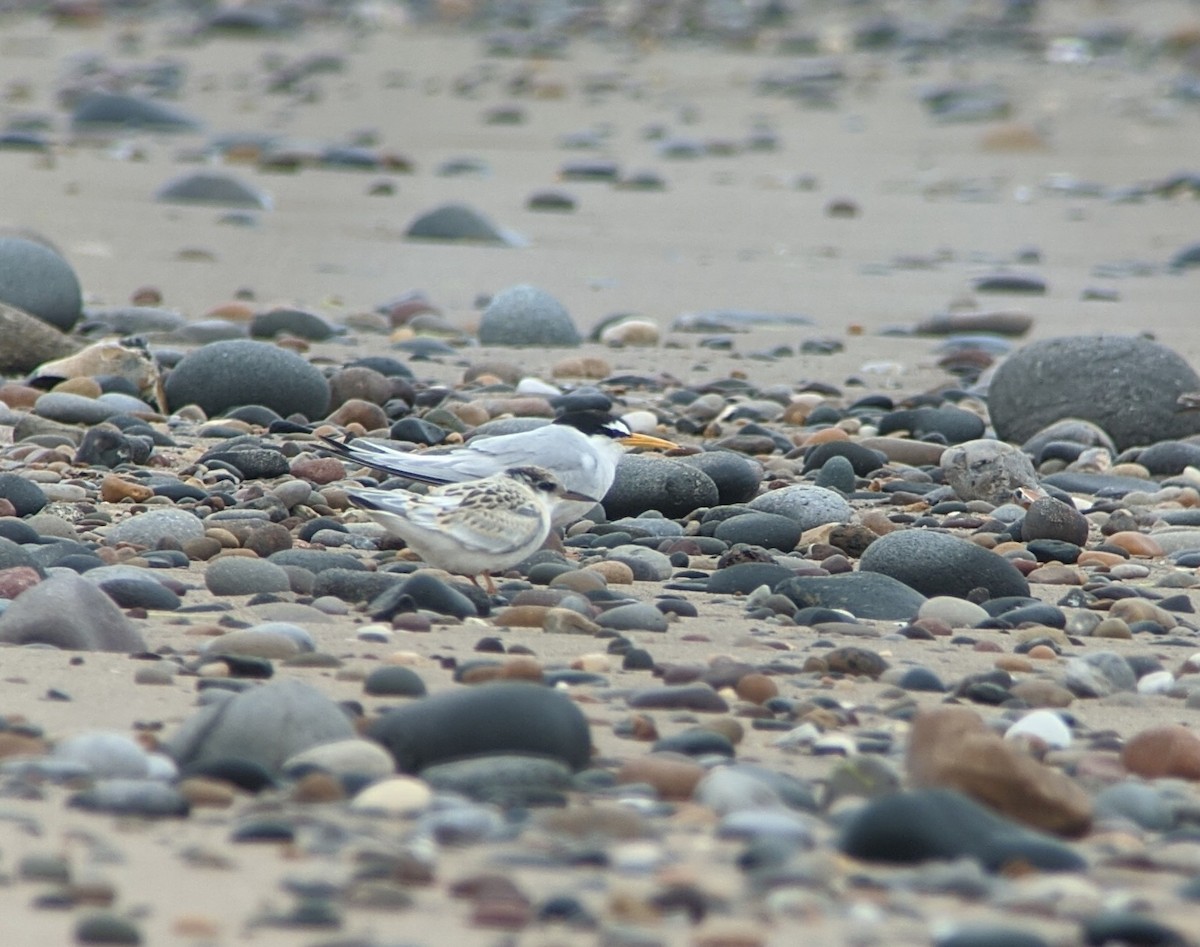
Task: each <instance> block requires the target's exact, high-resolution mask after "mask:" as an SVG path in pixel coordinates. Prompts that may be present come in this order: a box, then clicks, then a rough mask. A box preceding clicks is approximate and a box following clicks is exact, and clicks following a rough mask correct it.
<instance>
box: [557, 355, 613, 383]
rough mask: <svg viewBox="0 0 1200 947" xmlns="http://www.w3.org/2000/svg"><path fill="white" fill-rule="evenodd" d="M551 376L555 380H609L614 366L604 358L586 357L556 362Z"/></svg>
mask: <svg viewBox="0 0 1200 947" xmlns="http://www.w3.org/2000/svg"><path fill="white" fill-rule="evenodd" d="M550 374H551V375H552V376H553V377H554V378H607V377H608V376H609V375H611V374H612V366H611V365H609V363H608V362H607V361H605V360H604V359H602V358H596V357H595V356H586V355H585V356H580V357H576V358H564V359H563V360H562V361H560V362H556V363H555V364H554V367H553V368H551V369H550Z"/></svg>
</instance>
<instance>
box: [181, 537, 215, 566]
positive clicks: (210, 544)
mask: <svg viewBox="0 0 1200 947" xmlns="http://www.w3.org/2000/svg"><path fill="white" fill-rule="evenodd" d="M221 548H222V547H221V542H220V540H218V539H214V538H213V537H211V536H204V537H202V538H200V539H189V540H188V541H187V542H185V543H184V544H183V551H184V553H185V554H186V555H187V557H188V558H189V559H192V560H194V561H197V562H206V561H207V560H209V559H211V558H212V557H213V556H215V555H216V554H217V553H219V552H220V551H221Z"/></svg>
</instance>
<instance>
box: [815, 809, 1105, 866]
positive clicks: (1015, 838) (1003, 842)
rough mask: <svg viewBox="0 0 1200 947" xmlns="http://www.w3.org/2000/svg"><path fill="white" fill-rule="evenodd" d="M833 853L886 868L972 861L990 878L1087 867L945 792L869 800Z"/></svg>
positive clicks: (1064, 849) (1050, 841)
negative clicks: (1018, 870) (1021, 870)
mask: <svg viewBox="0 0 1200 947" xmlns="http://www.w3.org/2000/svg"><path fill="white" fill-rule="evenodd" d="M839 848H841V850H842V851H843V852H845V853H846V854H847V855H850V856H851V857H854V858H861V859H863V860H864V861H874V862H887V863H891V864H913V863H918V862H924V861H930V860H934V859H936V860H941V861H946V860H953V859H956V858H973V859H975V860H977V861H978V862H979V863H980V864H981V865H982V866H983V867H984V868H985V869H986V870H988V871H991V872H1001V871H1003V870H1005V868H1011V867H1014V866H1017V865H1022V864H1025V865H1030V866H1032V867H1034V868H1037V869H1040V870H1042V871H1082V870H1084V869H1085V868H1086V867H1087V863H1086V862H1085V861H1084V859H1083V858H1082V857H1080V856H1079V854H1077V853H1076V852H1075V851H1074V850H1073V849H1072V848H1070V847H1069V846H1068V845H1065V844H1064V843H1062V842H1060V841H1058V840H1057V839H1055V838H1052V837H1050V836H1049V835H1043V834H1042V833H1040V832H1035V831H1033V830H1031V829H1026V828H1024V827H1023V826H1020V825H1018V824H1017V823H1015V822H1012V821H1010V820H1008V819H1005V818H1003V817H1002V816H999V815H997V814H996V813H995V812H993V811H992V810H991V809H988V808H986V807H984V806H982V805H981V804H979V803H977V802H975V801H974V800H973V799H970V798H968V797H967V796H964V795H962V794H961V793H958V792H955V791H954V790H949V789H917V790H909V791H905V792H896V793H890V794H888V795H885V796H880V797H877V798H875V799H873V800H871V801H870V802H868V803H867V804H866V805H865V806H864V807H863V808H862V809H861V810H859V811H858V812H856V813H855V814H854V815H852V816H851V817H850V819H849V821H848V823H847V824H846V826H845V827H844V829H843V831H842V836H841V839H840V841H839Z"/></svg>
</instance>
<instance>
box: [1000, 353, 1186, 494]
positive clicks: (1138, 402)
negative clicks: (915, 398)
mask: <svg viewBox="0 0 1200 947" xmlns="http://www.w3.org/2000/svg"><path fill="white" fill-rule="evenodd" d="M1113 378H1120V379H1121V384H1119V385H1114V384H1113V383H1112V379H1113ZM1197 390H1200V376H1198V375H1197V374H1196V372H1195V371H1194V370H1193V369H1192V368H1191V366H1190V365H1189V364H1188V363H1187V361H1186V360H1185V359H1184V358H1183V357H1182V356H1181V355H1179V354H1178V353H1176V352H1174V351H1173V350H1172V349H1170V348H1167V347H1166V346H1164V345H1161V344H1160V343H1157V342H1153V341H1151V340H1149V339H1145V338H1140V337H1137V336H1133V335H1111V336H1069V337H1065V338H1057V339H1044V340H1041V341H1037V342H1033V343H1031V344H1029V345H1027V346H1025V347H1024V348H1022V349H1020V350H1019V351H1017V352H1015V353H1014V354H1012V355H1010V356H1009V357H1008V358H1007V359H1005V360H1004V361H1003V362H1002V363H1001V364H1000V366H999V367H998V368H997V369H996V372H995V375H994V377H993V378H992V381H991V384H990V385H989V387H988V411H989V414H990V415H991V420H992V424H993V426H994V427H995V429H996V434H997V436H998V437H999V438H1000V439H1001V440H1005V441H1012V442H1015V443H1021V442H1022V441H1025V440H1027V439H1028V438H1030V437H1032V436H1033V435H1034V434H1036V433H1037V432H1038V431H1039V430H1041V429H1042V428H1044V427H1046V426H1048V425H1049V424H1052V423H1053V422H1055V421H1060V420H1062V419H1064V418H1081V419H1083V420H1085V421H1091V422H1093V423H1094V424H1097V425H1098V426H1099V427H1101V428H1102V429H1103V430H1104V431H1106V432H1107V433H1108V434H1109V436H1110V437H1111V438H1112V439H1113V442H1114V443H1115V444H1116V447H1117V449H1118V450H1125V449H1126V448H1129V447H1134V446H1137V445H1141V444H1154V443H1156V442H1158V441H1166V440H1182V439H1184V438H1186V437H1188V436H1189V435H1191V434H1195V433H1198V432H1200V416H1197V412H1194V411H1180V410H1179V405H1178V403H1177V399H1178V398H1179V396H1180V395H1182V394H1185V393H1187V392H1194V391H1197ZM1055 476H1056V477H1058V476H1062V475H1061V474H1060V475H1055ZM1084 476H1100V477H1103V476H1104V475H1084ZM1063 488H1064V489H1069V488H1067V487H1065V486H1064V487H1063Z"/></svg>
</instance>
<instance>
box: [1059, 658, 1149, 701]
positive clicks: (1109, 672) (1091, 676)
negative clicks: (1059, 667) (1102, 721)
mask: <svg viewBox="0 0 1200 947" xmlns="http://www.w3.org/2000/svg"><path fill="white" fill-rule="evenodd" d="M1062 682H1063V686H1065V687H1066V688H1067V689H1068V690H1070V691H1071V693H1072V694H1075V695H1076V696H1078V697H1109V696H1111V695H1113V694H1116V693H1118V692H1120V691H1135V690H1136V689H1137V675H1135V674H1134V672H1133V668H1131V667H1130V666H1129V662H1128V661H1126V660H1125V659H1124V658H1123V657H1121V655H1119V654H1117V653H1116V652H1114V651H1093V652H1091V653H1090V654H1085V655H1082V656H1080V657H1076V658H1071V659H1070V660H1069V661H1068V662H1067V664H1066V667H1065V668H1064V669H1063V680H1062Z"/></svg>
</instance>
